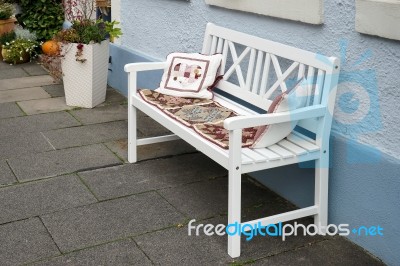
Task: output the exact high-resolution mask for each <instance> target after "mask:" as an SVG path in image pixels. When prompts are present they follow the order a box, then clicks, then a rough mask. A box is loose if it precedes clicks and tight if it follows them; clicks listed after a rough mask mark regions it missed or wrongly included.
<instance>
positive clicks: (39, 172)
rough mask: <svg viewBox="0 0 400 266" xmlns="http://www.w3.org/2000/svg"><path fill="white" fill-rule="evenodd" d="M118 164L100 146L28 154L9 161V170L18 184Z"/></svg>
mask: <svg viewBox="0 0 400 266" xmlns="http://www.w3.org/2000/svg"><path fill="white" fill-rule="evenodd" d="M120 163H121V161H120V160H119V159H118V158H117V157H116V156H115V155H114V154H113V153H112V152H111V151H110V150H109V149H107V148H106V147H105V146H104V145H102V144H95V145H90V146H82V147H77V148H70V149H64V150H56V151H49V152H44V153H37V154H29V155H24V156H20V157H18V158H12V159H10V160H9V164H10V166H11V169H12V170H13V171H14V173H15V175H16V177H17V179H18V180H19V181H20V182H22V181H29V180H35V179H40V178H46V177H53V176H57V175H62V174H68V173H73V172H76V171H82V170H87V169H94V168H100V167H106V166H112V165H117V164H120Z"/></svg>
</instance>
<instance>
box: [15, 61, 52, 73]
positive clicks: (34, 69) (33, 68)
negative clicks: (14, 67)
mask: <svg viewBox="0 0 400 266" xmlns="http://www.w3.org/2000/svg"><path fill="white" fill-rule="evenodd" d="M22 69H23V70H25V72H27V73H28V74H29V75H30V76H39V75H48V74H49V72H47V71H46V70H45V69H44V68H43V67H42V65H39V64H37V63H32V64H25V65H22Z"/></svg>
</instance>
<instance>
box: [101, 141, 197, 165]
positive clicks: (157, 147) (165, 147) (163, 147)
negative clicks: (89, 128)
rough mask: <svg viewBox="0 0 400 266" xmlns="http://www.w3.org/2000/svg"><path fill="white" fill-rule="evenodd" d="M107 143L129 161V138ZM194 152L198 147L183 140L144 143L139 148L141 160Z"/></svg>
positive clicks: (125, 160) (138, 152)
mask: <svg viewBox="0 0 400 266" xmlns="http://www.w3.org/2000/svg"><path fill="white" fill-rule="evenodd" d="M105 145H106V146H107V147H108V148H109V149H110V150H112V151H113V152H114V153H116V154H117V155H118V156H119V157H120V158H122V159H123V160H124V162H128V140H127V139H120V140H116V141H110V142H106V143H105ZM193 152H196V149H195V148H193V146H191V145H190V144H188V143H187V142H185V141H183V140H174V141H168V142H160V143H154V144H148V145H142V146H138V148H137V154H138V160H139V161H143V160H148V159H155V158H160V157H165V156H171V155H180V154H185V153H193Z"/></svg>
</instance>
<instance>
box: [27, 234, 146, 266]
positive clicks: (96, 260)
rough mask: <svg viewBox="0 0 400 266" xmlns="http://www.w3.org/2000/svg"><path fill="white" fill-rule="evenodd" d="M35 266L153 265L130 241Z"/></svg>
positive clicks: (76, 253) (96, 248)
mask: <svg viewBox="0 0 400 266" xmlns="http://www.w3.org/2000/svg"><path fill="white" fill-rule="evenodd" d="M34 265H35V266H39V265H40V266H63V265H85V266H99V265H116V266H117V265H118V266H123V265H152V263H151V261H150V260H149V259H148V258H147V257H146V255H145V254H144V253H143V252H142V251H141V250H140V249H139V248H138V247H137V246H136V244H135V242H133V241H132V240H130V239H127V240H122V241H118V242H113V243H109V244H105V245H100V246H96V247H93V248H88V249H84V250H80V251H77V252H72V253H69V254H67V255H64V256H59V257H56V258H53V259H50V260H45V261H41V262H39V263H35V264H34Z"/></svg>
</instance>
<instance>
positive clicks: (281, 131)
mask: <svg viewBox="0 0 400 266" xmlns="http://www.w3.org/2000/svg"><path fill="white" fill-rule="evenodd" d="M307 86H308V85H307V80H306V79H304V78H303V79H301V80H300V81H299V82H298V83H297V84H296V86H295V87H294V88H293V89H291V90H290V91H286V92H283V93H281V94H280V95H278V96H277V97H276V98H275V99H274V100H273V102H272V104H271V105H270V107H269V108H268V114H272V113H279V112H286V111H293V110H295V109H298V108H301V107H304V106H305V105H306V103H307V97H308V90H307ZM296 125H297V121H292V122H286V123H279V124H273V125H266V126H261V127H259V128H258V130H257V132H256V135H255V137H254V143H253V145H252V146H251V148H265V147H268V146H271V145H273V144H275V143H277V142H278V141H280V140H282V139H284V138H285V137H286V136H288V135H289V134H290V132H292V130H293V129H294V127H295V126H296Z"/></svg>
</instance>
